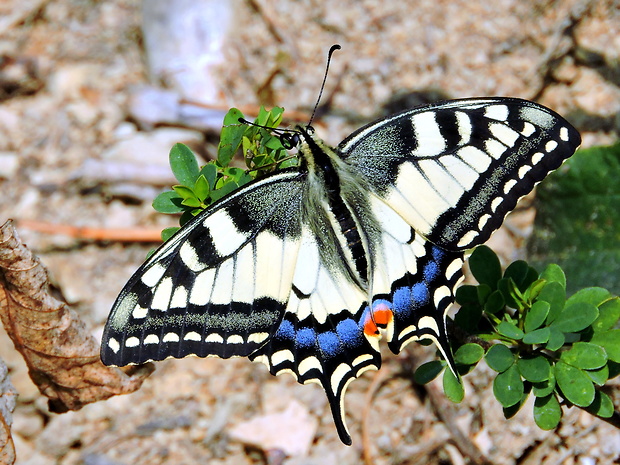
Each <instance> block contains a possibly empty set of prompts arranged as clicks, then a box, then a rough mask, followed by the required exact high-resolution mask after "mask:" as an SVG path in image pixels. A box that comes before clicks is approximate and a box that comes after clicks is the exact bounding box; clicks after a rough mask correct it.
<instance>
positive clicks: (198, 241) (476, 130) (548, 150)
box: [101, 98, 580, 444]
mask: <svg viewBox="0 0 620 465" xmlns="http://www.w3.org/2000/svg"><path fill="white" fill-rule="evenodd" d="M296 132H297V134H298V136H299V139H300V141H301V143H300V145H299V157H300V160H301V162H300V166H299V167H296V168H289V169H285V170H282V171H280V172H277V173H275V174H272V175H270V176H267V177H264V178H262V179H258V180H256V181H253V182H251V183H249V184H247V185H245V186H243V187H242V188H240V189H239V190H237V191H235V192H233V193H231V194H230V195H228V196H227V197H224V198H223V199H221V200H220V201H218V202H216V203H215V204H213V205H212V206H210V207H209V208H207V209H206V210H205V211H204V212H203V213H201V214H200V215H198V216H197V217H196V218H194V219H193V220H191V221H190V222H188V223H187V224H186V225H185V226H184V227H183V228H181V230H180V231H178V233H177V234H176V235H174V236H173V237H172V238H171V239H169V240H168V241H167V242H165V243H164V244H163V245H162V246H161V247H160V248H159V249H158V250H157V251H156V252H155V253H154V254H153V255H152V256H151V257H150V258H149V259H148V260H147V261H146V262H145V263H144V264H143V265H142V266H141V267H140V269H139V270H138V271H137V272H136V273H135V274H134V276H133V277H132V278H131V279H130V280H129V282H128V283H127V285H126V286H125V287H124V289H123V290H122V291H121V293H120V295H119V297H118V299H117V300H116V303H115V304H114V307H113V309H112V313H111V315H110V318H109V320H108V322H107V324H106V327H105V330H104V334H103V344H102V348H101V358H102V360H103V362H104V363H105V364H107V365H120V366H122V365H127V364H137V363H144V362H147V361H149V360H163V359H165V358H169V357H175V358H181V357H185V356H188V355H197V356H199V357H206V356H217V357H223V358H228V357H234V356H247V357H249V358H250V359H251V360H254V361H261V362H264V363H265V364H266V365H267V366H268V367H269V370H270V372H271V373H272V374H274V375H277V374H280V373H283V372H288V373H291V374H293V376H295V377H296V379H297V380H298V381H299V382H300V383H308V382H318V383H319V384H320V385H321V386H322V387H323V388H324V389H325V392H326V393H327V397H328V399H329V403H330V406H331V410H332V413H333V417H334V421H335V423H336V427H337V429H338V433H339V435H340V438H341V440H342V441H343V442H344V443H346V444H351V438H350V436H349V433H348V431H347V428H346V425H345V414H344V407H343V396H344V392H345V389H346V387H347V385H348V384H349V382H350V381H352V380H353V379H354V378H357V377H358V376H360V374H361V373H362V372H363V371H366V370H368V369H378V368H379V367H380V365H381V357H380V354H379V339H380V337H381V334H384V335H385V337H386V339H387V344H388V346H389V348H390V349H391V350H392V351H393V352H394V353H396V354H397V353H399V352H400V351H401V350H402V348H403V347H404V346H405V345H406V344H407V343H409V342H411V341H414V340H418V339H431V340H433V341H434V342H435V343H436V344H437V346H438V347H439V349H440V351H441V352H442V353H443V356H444V357H445V358H446V360H447V361H448V362H449V363H450V365H451V367H452V369H454V363H453V360H452V357H451V355H450V348H449V344H448V340H447V337H446V325H445V318H446V316H445V315H446V311H447V309H448V307H449V305H450V304H451V303H452V302H453V300H454V292H455V286H456V285H457V283H458V282H459V280H460V279H461V276H462V272H461V267H462V265H463V256H464V251H465V250H466V249H469V248H471V247H474V246H476V245H478V244H482V243H483V242H485V241H486V240H487V239H488V238H489V236H490V235H491V233H492V232H493V231H495V230H496V229H497V228H498V227H499V226H500V225H501V223H502V221H503V219H504V216H505V215H506V214H507V213H508V212H509V211H511V210H512V209H513V208H514V207H515V205H516V203H517V200H518V199H519V198H520V197H521V196H523V195H525V194H527V193H528V192H530V191H531V190H532V189H533V188H534V186H535V185H536V184H537V183H538V182H540V181H541V180H542V179H543V178H545V176H547V174H548V173H549V172H551V171H552V170H555V169H556V168H558V167H559V166H560V165H561V164H562V162H563V161H564V160H565V159H566V158H568V157H570V156H571V155H572V154H573V153H574V151H575V150H576V148H577V147H578V146H579V144H580V136H579V134H578V132H577V131H576V130H575V129H574V128H573V127H572V126H571V125H570V124H569V123H568V122H566V121H565V120H564V119H563V118H562V117H560V116H559V115H557V114H556V113H554V112H553V111H551V110H549V109H547V108H545V107H543V106H541V105H538V104H536V103H532V102H529V101H525V100H519V99H514V98H474V99H466V100H454V101H447V102H442V103H436V104H432V105H427V106H422V107H418V108H414V109H411V110H408V111H405V112H402V113H399V114H396V115H393V116H389V117H387V118H384V119H381V120H379V121H376V122H374V123H371V124H369V125H367V126H364V127H363V128H361V129H358V130H357V131H355V132H354V133H353V134H351V135H350V136H349V137H347V138H346V139H345V140H344V141H343V142H341V143H340V145H338V147H336V148H331V147H328V146H327V145H326V144H324V143H323V142H322V141H321V140H319V139H318V138H317V137H316V136H315V135H314V133H313V131H312V129H311V128H310V127H297V129H296ZM380 329H381V330H383V331H382V332H380V331H379V330H380Z"/></svg>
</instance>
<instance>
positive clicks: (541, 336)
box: [523, 326, 562, 344]
mask: <svg viewBox="0 0 620 465" xmlns="http://www.w3.org/2000/svg"><path fill="white" fill-rule="evenodd" d="M558 332H559V331H558ZM560 334H562V333H560ZM550 336H551V330H550V329H549V328H548V327H547V326H545V327H544V328H539V329H535V330H534V331H531V332H529V333H525V336H523V342H524V343H525V344H545V343H546V342H548V341H549V337H550Z"/></svg>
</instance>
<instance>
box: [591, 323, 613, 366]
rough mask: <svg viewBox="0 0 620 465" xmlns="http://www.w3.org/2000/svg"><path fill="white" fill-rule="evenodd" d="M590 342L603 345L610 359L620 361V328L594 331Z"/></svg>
mask: <svg viewBox="0 0 620 465" xmlns="http://www.w3.org/2000/svg"><path fill="white" fill-rule="evenodd" d="M590 342H591V343H593V344H598V345H599V346H602V347H603V349H605V352H606V353H607V357H608V359H609V360H611V361H613V362H616V363H620V329H612V330H610V331H604V332H600V333H594V336H593V337H592V339H591V340H590Z"/></svg>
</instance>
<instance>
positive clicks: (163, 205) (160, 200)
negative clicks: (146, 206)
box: [153, 191, 184, 213]
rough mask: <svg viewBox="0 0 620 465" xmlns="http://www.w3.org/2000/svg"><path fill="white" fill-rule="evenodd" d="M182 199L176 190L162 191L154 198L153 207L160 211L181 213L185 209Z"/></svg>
mask: <svg viewBox="0 0 620 465" xmlns="http://www.w3.org/2000/svg"><path fill="white" fill-rule="evenodd" d="M182 200H183V199H182V198H181V196H179V194H177V193H176V192H175V191H166V192H162V193H161V194H159V195H158V196H157V197H155V199H154V200H153V208H154V209H155V210H156V211H158V212H160V213H181V212H182V211H183V210H184V209H183V207H182V206H181V202H182Z"/></svg>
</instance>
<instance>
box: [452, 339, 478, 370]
mask: <svg viewBox="0 0 620 465" xmlns="http://www.w3.org/2000/svg"><path fill="white" fill-rule="evenodd" d="M483 356H484V349H483V348H482V347H481V346H479V345H478V344H473V343H470V344H463V345H462V346H461V347H459V348H458V349H457V351H456V352H455V353H454V360H455V361H456V362H457V363H462V364H463V365H474V364H476V363H478V362H479V361H480V359H482V357H483Z"/></svg>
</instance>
